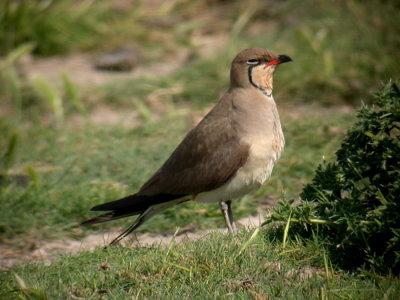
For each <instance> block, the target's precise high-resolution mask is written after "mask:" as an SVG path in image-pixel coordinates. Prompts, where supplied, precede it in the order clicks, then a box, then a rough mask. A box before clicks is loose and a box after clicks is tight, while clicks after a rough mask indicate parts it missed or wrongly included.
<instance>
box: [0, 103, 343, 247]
mask: <svg viewBox="0 0 400 300" xmlns="http://www.w3.org/2000/svg"><path fill="white" fill-rule="evenodd" d="M292 109H296V108H291V110H292ZM299 109H301V110H303V109H304V110H305V108H299ZM307 110H308V112H305V111H304V113H303V114H302V118H301V119H300V118H299V117H292V116H290V115H288V114H284V113H283V114H282V122H283V124H284V131H285V135H286V139H287V146H286V150H285V153H284V155H283V157H282V158H281V160H280V162H279V163H278V165H277V166H276V169H275V172H274V174H273V177H272V180H271V181H270V184H268V185H267V186H265V187H264V188H263V189H261V190H260V191H258V192H257V193H256V194H255V195H253V196H249V197H245V198H244V199H243V200H242V201H240V202H239V203H237V204H235V206H234V211H235V216H236V218H239V217H244V216H246V215H248V214H250V213H255V212H256V208H257V206H258V201H259V200H260V199H263V198H264V197H266V196H267V195H272V196H273V197H274V198H280V196H281V194H282V193H286V194H288V195H291V196H293V195H296V194H298V192H299V191H300V189H301V186H302V184H303V183H304V182H305V181H307V180H309V179H310V178H311V176H312V171H313V169H314V168H315V166H316V165H317V163H318V162H319V161H320V160H321V159H322V156H323V155H326V156H328V157H329V156H332V154H333V151H334V149H335V148H336V147H337V145H338V143H339V141H340V136H341V134H339V135H338V134H337V133H335V132H329V128H330V126H333V124H338V125H334V126H336V127H338V128H341V129H342V130H344V128H345V127H346V124H347V123H348V122H349V121H350V120H351V114H337V113H336V114H332V112H334V110H330V111H327V112H325V113H323V112H322V116H320V115H317V113H320V112H321V108H318V107H316V106H309V107H308V108H307ZM176 111H177V112H172V113H170V114H167V115H165V116H163V117H162V118H161V120H159V121H154V122H150V123H146V124H145V125H142V126H139V127H137V128H135V129H133V130H132V129H129V128H126V127H123V126H122V125H114V126H95V125H93V124H91V123H90V122H89V123H84V125H83V127H82V128H79V127H76V126H77V125H76V126H73V125H71V126H67V125H66V126H65V127H63V128H61V129H54V128H53V127H45V126H43V125H41V124H36V125H32V126H29V127H27V128H25V129H24V130H19V131H18V132H19V134H18V144H17V145H16V146H15V148H16V149H15V152H16V153H15V158H14V164H13V165H12V167H10V170H9V173H10V174H11V175H25V176H28V172H27V168H28V167H31V168H32V169H33V170H35V172H36V173H37V174H38V182H39V184H38V186H36V187H35V186H33V185H32V184H31V185H28V186H20V185H17V184H15V182H13V181H12V177H11V178H10V182H8V183H6V184H3V185H2V186H1V187H0V188H1V190H0V192H1V193H0V202H1V205H2V210H1V211H0V215H1V217H0V219H1V228H3V232H1V233H0V237H1V239H3V240H4V239H5V238H12V237H14V238H15V237H18V236H24V235H27V234H30V235H31V234H32V232H35V234H38V235H39V236H38V237H56V236H59V235H62V234H63V233H65V232H70V230H71V229H72V228H74V226H76V225H77V223H79V222H80V221H82V220H83V219H85V218H88V217H89V216H90V215H91V214H90V213H89V208H90V207H91V206H93V205H96V204H99V203H102V202H106V201H110V200H114V199H116V198H118V197H122V196H124V195H125V194H127V193H132V192H135V191H136V190H137V189H138V188H139V187H140V185H141V184H143V183H144V181H145V180H146V179H147V178H148V177H149V176H150V175H151V174H152V173H153V172H154V171H155V170H156V169H157V168H158V167H159V166H161V164H162V162H163V161H164V160H165V159H166V158H167V157H168V156H169V155H170V153H171V152H172V150H173V149H174V148H175V146H176V145H177V144H178V142H179V141H180V140H181V139H182V137H183V135H184V134H185V133H186V132H187V131H188V129H189V128H190V126H191V125H190V121H191V119H190V117H189V115H188V112H187V111H186V112H185V111H184V112H183V113H179V111H180V110H179V109H177V110H176ZM322 111H323V110H322ZM71 117H72V116H71ZM65 123H66V124H68V123H69V120H68V119H67V120H65ZM0 129H1V131H2V132H4V133H5V137H6V138H5V139H2V140H1V142H0V143H1V148H3V149H6V148H7V144H6V143H7V142H8V141H9V139H10V138H11V137H12V135H13V133H14V130H15V128H13V126H12V125H10V124H9V123H7V122H5V120H4V121H0ZM310 136H313V138H312V139H310V138H309V137H310ZM204 207H206V208H207V210H206V211H204V210H202V209H201V208H204ZM193 211H198V212H199V213H197V214H196V217H195V218H193V214H192V213H193ZM121 223H124V222H121V221H120V222H119V223H118V222H117V223H116V224H121ZM188 223H193V224H195V225H196V226H197V227H198V228H204V227H215V226H222V225H223V219H222V217H221V216H220V212H219V208H218V205H204V204H194V203H191V204H186V205H182V206H179V208H177V209H173V210H170V211H168V212H166V213H165V214H164V215H163V216H161V217H157V218H155V219H154V220H153V221H150V222H149V223H148V224H146V225H145V226H143V229H144V230H151V231H161V232H163V231H165V230H169V231H171V230H173V228H174V227H175V226H184V225H185V224H188ZM158 224H164V225H158ZM114 225H115V224H114Z"/></svg>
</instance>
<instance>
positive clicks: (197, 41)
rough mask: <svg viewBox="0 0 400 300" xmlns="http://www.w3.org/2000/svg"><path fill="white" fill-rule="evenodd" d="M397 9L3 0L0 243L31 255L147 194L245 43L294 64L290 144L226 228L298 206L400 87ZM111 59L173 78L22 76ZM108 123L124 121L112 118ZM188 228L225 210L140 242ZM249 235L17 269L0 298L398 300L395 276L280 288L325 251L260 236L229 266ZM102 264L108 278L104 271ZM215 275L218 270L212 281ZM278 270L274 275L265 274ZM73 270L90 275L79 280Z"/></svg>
mask: <svg viewBox="0 0 400 300" xmlns="http://www.w3.org/2000/svg"><path fill="white" fill-rule="evenodd" d="M399 11H400V10H399V6H398V4H397V2H396V1H385V2H381V1H368V2H367V3H364V2H361V1H349V0H348V1H316V0H314V1H311V0H308V1H299V0H291V1H285V2H280V1H268V2H267V1H257V0H254V1H250V2H247V1H246V2H243V1H233V2H229V1H184V0H182V1H162V2H160V3H159V2H157V1H154V2H149V1H123V0H118V1H86V0H82V1H74V3H71V1H64V0H61V1H35V2H33V1H20V2H16V1H11V0H6V1H2V2H1V4H0V45H2V46H1V47H0V53H1V55H2V59H1V60H0V133H1V138H0V165H1V166H0V167H1V172H0V174H1V176H2V177H1V178H0V179H1V181H0V205H1V208H2V209H1V210H0V242H1V243H2V244H4V245H7V246H8V247H18V248H24V249H26V251H29V249H32V248H34V247H35V240H43V239H65V238H66V237H73V238H80V237H82V236H85V235H87V234H90V233H91V232H92V231H93V230H97V228H82V229H79V230H77V228H79V227H78V224H79V223H80V222H81V221H82V220H84V219H87V218H89V217H90V216H92V214H91V213H90V212H89V208H90V207H92V206H93V205H95V204H99V203H103V202H106V201H110V200H113V199H116V198H118V197H122V196H124V195H125V194H127V193H131V192H134V191H136V190H137V188H139V187H140V185H141V184H142V183H143V182H144V181H145V180H146V179H147V178H148V177H149V176H150V175H151V174H152V172H154V171H155V170H156V169H157V168H158V167H159V166H160V165H161V163H162V162H163V161H164V160H165V159H166V158H167V157H168V156H169V154H170V153H171V152H172V150H173V149H174V148H175V146H176V145H177V143H178V142H179V141H180V140H181V139H182V138H183V136H184V135H185V133H186V132H187V131H188V130H189V129H190V128H191V127H192V126H193V124H194V123H195V122H196V121H198V120H199V118H200V117H201V116H202V115H204V114H205V112H206V111H207V110H208V109H209V108H210V107H211V106H212V105H213V104H214V103H215V102H216V101H217V99H218V98H219V97H220V95H222V93H223V91H224V90H225V89H226V88H227V87H228V84H229V76H228V74H229V67H230V62H231V60H232V58H233V57H234V56H235V55H236V53H237V52H239V51H240V50H242V49H244V48H246V47H250V46H261V47H267V48H270V49H273V50H274V51H276V52H278V53H282V54H287V55H290V56H291V57H292V58H293V59H294V62H293V63H291V64H287V65H283V66H282V67H281V68H280V69H279V70H278V72H277V73H276V76H275V90H274V97H275V99H276V101H277V104H278V108H279V111H280V115H281V121H282V125H283V130H284V133H285V137H286V141H287V143H286V148H285V152H284V154H283V156H282V158H281V160H280V161H279V163H278V165H277V166H276V167H275V170H274V172H273V176H272V178H271V180H270V181H269V184H268V185H266V186H264V187H263V188H261V189H260V190H258V191H256V192H255V193H253V194H251V195H248V196H246V197H244V198H243V199H242V200H240V201H237V202H235V203H234V208H233V209H234V213H235V218H236V219H238V218H241V217H245V216H248V215H249V214H254V213H256V211H257V208H258V207H259V206H260V205H261V206H263V207H264V206H265V203H269V201H270V199H271V198H272V199H282V198H291V197H296V196H297V195H298V193H299V192H300V191H301V187H302V185H303V184H304V183H306V182H307V181H309V180H310V179H311V178H312V175H313V171H314V169H315V167H316V166H317V164H318V163H319V162H320V161H321V160H322V158H323V157H325V158H326V159H328V160H329V159H331V158H332V157H333V154H334V152H335V151H336V149H337V148H338V145H339V143H340V140H341V138H342V137H343V135H344V133H345V131H346V128H348V127H349V125H350V124H351V122H352V120H353V110H352V107H354V106H357V105H358V104H359V103H360V102H361V101H362V100H363V101H366V102H368V101H370V99H371V98H370V97H369V95H370V93H371V92H374V91H376V90H377V89H378V87H379V86H380V83H381V82H382V81H387V80H388V79H389V78H398V77H399V75H400V65H399V64H398V61H399V60H400V54H399V52H398V49H399V46H400V34H399V33H400V25H399V24H398V19H399V17H400V16H399V14H400V13H399ZM120 46H131V47H134V48H135V49H137V50H138V51H139V53H140V61H139V66H138V68H139V69H142V70H146V69H149V70H152V68H153V66H154V65H157V64H158V63H163V64H167V65H168V64H170V65H171V66H174V67H173V68H171V71H170V72H169V73H168V74H166V75H163V76H160V75H158V73H155V74H154V73H150V74H149V73H146V72H143V73H140V72H139V75H138V76H135V77H133V76H132V77H129V76H127V77H124V78H120V79H113V80H108V81H105V82H103V83H101V84H99V85H89V84H87V83H86V81H85V80H79V81H78V80H76V79H75V78H74V76H70V75H69V74H68V73H67V74H66V75H65V76H64V81H60V80H59V78H58V79H57V80H53V79H54V78H47V77H46V76H43V78H41V79H39V80H38V79H36V80H32V79H30V77H29V76H28V75H29V73H30V72H31V71H33V70H29V69H28V70H26V69H24V68H23V67H21V66H23V59H24V58H26V57H27V56H26V55H25V54H26V53H32V55H31V56H30V57H31V58H30V59H31V60H36V59H38V57H40V58H41V59H45V60H46V59H49V57H54V56H56V57H58V56H57V55H66V56H65V58H66V59H67V58H68V57H71V56H72V57H74V56H80V55H82V53H84V55H88V56H89V57H95V56H96V55H98V54H99V53H104V52H106V51H110V50H113V49H115V48H117V47H120ZM21 57H22V59H20V58H21ZM28 57H29V55H28ZM20 61H22V63H19V62H20ZM59 61H62V59H60V60H59ZM54 68H59V66H58V65H55V66H54ZM60 77H61V76H60ZM58 81H60V82H58ZM160 90H161V91H163V93H162V94H157V93H156V94H154V92H155V91H160ZM99 108H103V113H102V114H100V115H99V114H98V110H99ZM111 113H112V114H113V116H117V121H113V122H109V121H107V120H108V119H109V117H110V114H111ZM94 117H96V118H94ZM95 119H96V120H98V119H100V121H94V120H95ZM13 141H16V143H15V144H14V143H13ZM9 150H10V151H9ZM125 224H126V220H121V221H118V222H114V223H111V224H105V225H103V228H105V229H106V230H109V229H111V227H116V226H117V227H119V226H122V225H125ZM187 224H194V225H195V227H196V228H199V229H200V228H215V227H220V226H223V219H222V217H221V215H220V212H219V208H218V205H210V204H196V203H187V204H184V205H181V206H179V207H177V208H174V209H171V210H168V211H167V212H165V213H164V214H162V215H161V216H157V217H155V218H154V219H152V220H150V221H149V222H147V223H146V224H145V225H144V226H143V227H142V229H141V230H142V231H151V232H159V233H165V232H169V233H173V232H174V230H175V228H176V226H181V227H182V226H185V225H187ZM247 235H248V234H247V233H246V232H242V233H241V235H240V237H239V238H238V239H237V240H236V239H233V240H231V238H230V237H226V236H223V235H219V234H215V235H212V236H211V237H210V238H208V237H207V238H205V239H202V240H201V241H198V242H193V243H186V244H184V245H177V246H174V251H173V252H171V254H170V256H168V255H167V256H168V259H160V255H161V254H162V253H164V252H165V249H164V248H162V247H154V248H151V249H136V250H132V249H109V250H106V251H102V250H100V249H98V250H96V251H95V252H93V253H82V254H80V255H78V256H73V257H71V256H67V257H63V258H62V259H61V260H57V261H55V262H54V263H52V264H51V265H50V266H45V265H23V266H20V267H14V268H13V269H12V272H10V271H6V272H2V273H0V276H1V277H2V280H1V282H2V283H1V284H2V286H1V288H0V290H2V291H5V292H4V293H5V294H2V297H6V298H13V295H15V294H14V293H15V291H14V292H10V291H11V290H13V289H15V288H16V289H17V290H18V292H17V293H19V294H21V295H22V294H24V293H28V294H29V293H33V294H34V293H36V292H35V291H36V289H37V292H38V294H37V295H36V294H35V295H36V296H38V297H39V298H40V297H41V295H42V296H43V295H47V296H48V297H50V298H53V297H55V298H69V297H72V296H71V295H73V296H83V297H94V298H96V297H113V296H111V295H120V296H121V297H126V296H128V295H133V296H135V295H139V296H141V297H143V296H148V297H150V296H152V297H154V296H155V297H162V296H163V295H166V294H167V293H168V294H171V295H174V297H177V298H178V297H179V298H181V297H186V296H189V295H190V296H196V297H199V298H202V297H204V294H206V295H208V296H207V297H210V298H211V297H223V296H229V295H230V294H229V293H233V294H234V296H237V297H239V298H240V297H244V298H246V297H250V298H251V297H253V298H257V297H259V296H260V295H270V296H271V297H284V298H290V297H292V298H299V297H300V298H302V297H303V298H304V297H307V295H312V297H314V298H321V299H325V298H326V297H328V298H335V297H340V295H343V293H344V295H348V296H345V297H347V298H363V297H364V296H363V295H365V298H369V297H368V296H370V295H371V293H372V295H374V297H375V298H382V297H383V298H385V297H386V298H387V299H391V298H392V299H396V298H398V297H395V295H398V294H399V291H398V288H396V286H398V279H395V278H390V277H388V278H380V277H373V276H372V277H371V276H368V275H365V273H362V274H364V275H359V274H355V275H354V274H346V273H344V272H342V271H340V270H335V276H333V277H332V278H335V279H332V280H330V279H328V278H329V276H330V275H326V274H325V275H318V274H316V275H313V277H312V278H309V279H304V278H302V277H301V276H300V273H301V271H296V272H297V273H296V272H295V273H296V274H297V275H293V276H286V275H287V272H288V271H289V270H290V269H293V268H294V269H296V270H301V269H305V268H311V269H312V270H314V269H315V270H323V269H324V263H326V261H325V262H324V259H323V251H322V247H321V246H319V248H318V243H317V244H312V245H309V244H308V245H301V243H300V244H299V243H296V242H293V243H292V244H290V247H289V246H288V247H289V248H288V250H287V251H278V250H274V249H280V248H279V247H282V245H281V242H280V241H281V238H278V240H275V241H271V240H270V239H263V238H262V237H261V235H260V236H259V237H258V240H257V242H256V246H254V249H253V248H252V250H251V251H250V250H249V251H248V252H245V253H243V254H242V256H241V257H239V258H234V255H232V253H234V251H235V249H237V247H238V245H242V244H243V243H244V242H245V241H246V239H247V238H248V236H247ZM262 236H264V234H263V235H262ZM203 243H204V245H203ZM196 249H200V250H196ZM221 249H224V251H226V252H224V251H222V250H221ZM132 252H133V253H132ZM216 253H217V254H218V255H216ZM185 256H187V257H186V258H185V259H184V258H183V257H185ZM161 257H162V255H161ZM189 258H190V259H189ZM143 261H144V262H146V263H139V262H143ZM103 262H108V263H109V265H110V267H107V268H106V270H103V269H102V268H101V267H99V264H101V263H103ZM221 262H224V264H225V262H226V271H225V270H224V269H222V268H216V266H220V265H221ZM278 262H279V263H280V264H281V265H282V268H283V270H282V269H280V270H276V267H274V266H275V265H274V264H275V263H278ZM171 264H172V265H171ZM82 265H85V270H84V271H82V273H77V272H75V270H76V269H77V268H81V266H82ZM191 265H192V266H193V268H194V269H191V268H190V266H191ZM182 267H183V268H182ZM132 268H134V269H132ZM60 270H69V271H65V272H61V271H60ZM187 270H189V271H187ZM190 270H191V271H190ZM60 272H61V273H60ZM299 272H300V273H299ZM324 272H325V271H323V272H322V273H324ZM13 273H17V274H20V275H21V277H22V278H23V279H24V280H25V282H26V284H27V285H28V288H27V289H24V288H23V287H22V286H21V284H20V285H18V283H17V282H16V280H15V277H13ZM129 274H141V275H140V276H137V277H134V278H131V275H129ZM363 276H364V277H363ZM365 277H366V278H365ZM223 278H226V279H223ZM247 278H250V279H247ZM3 279H4V280H3ZM247 280H248V281H247ZM72 282H74V283H75V285H76V286H75V285H74V288H73V291H72V292H71V290H70V289H69V286H70V285H71V283H72ZM267 283H268V284H267ZM154 287H156V288H154ZM209 291H215V294H212V293H209ZM293 291H295V292H294V293H293V294H291V293H292V292H293ZM385 295H386V296H385ZM393 295H394V296H393ZM32 297H34V296H32ZM115 297H116V296H115ZM260 297H261V296H260ZM117 298H118V297H117ZM260 299H261V298H260Z"/></svg>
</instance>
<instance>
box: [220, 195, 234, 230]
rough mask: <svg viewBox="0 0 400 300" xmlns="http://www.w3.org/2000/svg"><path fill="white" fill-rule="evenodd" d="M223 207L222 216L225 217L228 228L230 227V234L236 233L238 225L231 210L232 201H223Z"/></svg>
mask: <svg viewBox="0 0 400 300" xmlns="http://www.w3.org/2000/svg"><path fill="white" fill-rule="evenodd" d="M219 205H220V206H221V211H222V214H223V215H224V218H225V222H226V226H228V230H229V232H230V233H235V232H236V225H235V223H234V222H233V214H232V209H231V201H230V200H228V201H221V202H220V203H219Z"/></svg>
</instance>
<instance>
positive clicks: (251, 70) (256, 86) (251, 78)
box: [248, 64, 272, 98]
mask: <svg viewBox="0 0 400 300" xmlns="http://www.w3.org/2000/svg"><path fill="white" fill-rule="evenodd" d="M259 65H260V64H258V65H254V66H250V67H249V69H248V77H249V82H250V84H251V85H252V86H254V87H255V88H256V89H259V90H260V91H261V93H263V94H264V95H265V96H267V97H268V98H269V97H271V96H272V91H271V94H267V93H266V92H265V91H264V89H263V88H262V87H260V86H258V85H257V84H255V83H254V82H253V75H252V72H253V68H254V67H257V66H259Z"/></svg>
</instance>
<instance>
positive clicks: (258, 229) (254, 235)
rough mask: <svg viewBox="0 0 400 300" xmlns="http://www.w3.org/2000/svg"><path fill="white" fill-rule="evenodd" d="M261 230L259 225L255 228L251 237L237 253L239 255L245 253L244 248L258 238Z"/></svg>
mask: <svg viewBox="0 0 400 300" xmlns="http://www.w3.org/2000/svg"><path fill="white" fill-rule="evenodd" d="M259 232H260V227H257V228H256V230H254V232H253V234H252V235H251V236H250V238H249V239H248V240H247V241H246V243H244V245H243V247H242V248H241V249H240V251H239V253H238V254H237V255H236V257H237V256H239V255H241V254H242V253H243V251H244V250H246V248H247V247H248V246H249V245H250V244H251V242H252V241H253V240H254V239H255V238H256V236H257V235H258V233H259Z"/></svg>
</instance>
